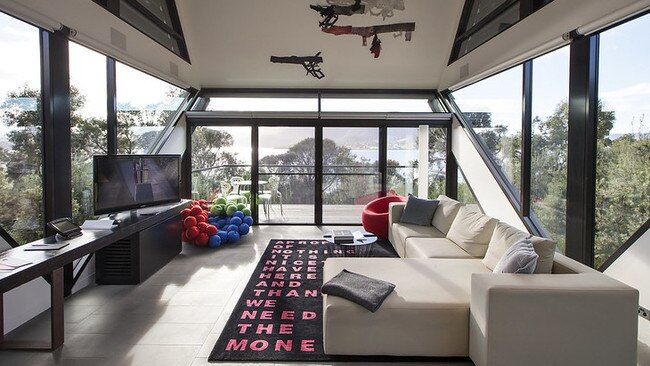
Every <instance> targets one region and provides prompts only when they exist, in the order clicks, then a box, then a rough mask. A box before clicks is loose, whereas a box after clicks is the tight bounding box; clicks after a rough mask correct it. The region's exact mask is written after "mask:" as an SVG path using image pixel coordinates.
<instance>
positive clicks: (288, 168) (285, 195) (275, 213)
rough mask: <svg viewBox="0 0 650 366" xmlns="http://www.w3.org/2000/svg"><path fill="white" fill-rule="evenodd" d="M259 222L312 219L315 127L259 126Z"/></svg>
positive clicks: (304, 221)
mask: <svg viewBox="0 0 650 366" xmlns="http://www.w3.org/2000/svg"><path fill="white" fill-rule="evenodd" d="M258 151H259V158H260V161H259V171H260V173H259V176H260V178H259V179H260V181H259V186H260V188H259V189H260V196H259V198H260V199H259V213H260V215H259V221H260V223H271V222H272V223H279V222H286V223H314V186H315V180H316V175H315V174H314V172H315V169H314V164H315V161H314V154H315V144H314V128H313V127H260V128H259V148H258Z"/></svg>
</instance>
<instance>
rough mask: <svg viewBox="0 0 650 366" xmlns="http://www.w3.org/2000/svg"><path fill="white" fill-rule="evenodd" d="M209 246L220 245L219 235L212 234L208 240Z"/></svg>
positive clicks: (215, 246) (217, 246)
mask: <svg viewBox="0 0 650 366" xmlns="http://www.w3.org/2000/svg"><path fill="white" fill-rule="evenodd" d="M208 245H209V246H210V248H219V247H220V246H221V237H220V236H219V235H212V236H211V237H210V240H208Z"/></svg>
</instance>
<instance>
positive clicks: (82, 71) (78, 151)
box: [70, 42, 108, 224]
mask: <svg viewBox="0 0 650 366" xmlns="http://www.w3.org/2000/svg"><path fill="white" fill-rule="evenodd" d="M70 98H71V110H70V114H71V116H72V118H71V119H70V124H71V141H72V220H73V221H74V222H76V223H78V224H82V223H83V221H84V220H86V219H88V218H91V217H93V155H96V154H107V153H108V150H107V140H106V128H107V127H106V56H104V55H101V54H99V53H97V52H95V51H91V50H89V49H88V48H85V47H83V46H79V45H77V44H76V43H73V42H70Z"/></svg>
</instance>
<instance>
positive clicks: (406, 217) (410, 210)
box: [399, 194, 440, 226]
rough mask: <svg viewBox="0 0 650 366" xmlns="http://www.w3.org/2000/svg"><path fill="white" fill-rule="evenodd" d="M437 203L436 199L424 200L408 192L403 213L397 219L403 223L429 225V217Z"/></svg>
mask: <svg viewBox="0 0 650 366" xmlns="http://www.w3.org/2000/svg"><path fill="white" fill-rule="evenodd" d="M439 203H440V201H437V200H425V199H424V198H417V197H415V196H414V195H412V194H409V199H408V201H407V202H406V207H404V213H402V217H401V218H400V220H399V221H400V222H401V223H404V224H415V225H420V226H431V219H432V218H433V214H434V213H435V212H436V209H437V208H438V204H439Z"/></svg>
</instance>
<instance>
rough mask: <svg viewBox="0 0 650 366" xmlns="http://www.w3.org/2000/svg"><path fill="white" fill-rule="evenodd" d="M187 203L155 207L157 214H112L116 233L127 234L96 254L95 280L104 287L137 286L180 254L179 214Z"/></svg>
mask: <svg viewBox="0 0 650 366" xmlns="http://www.w3.org/2000/svg"><path fill="white" fill-rule="evenodd" d="M188 205H189V201H182V202H176V203H173V204H166V205H161V206H154V207H155V210H156V211H158V212H157V213H152V214H149V215H142V214H139V213H138V212H137V211H136V210H131V211H125V212H120V213H117V214H114V216H113V217H111V216H109V217H111V219H114V220H116V221H117V222H119V226H118V228H117V229H115V230H118V231H124V232H128V233H129V235H125V236H123V237H122V238H120V239H119V240H117V241H115V242H114V243H113V244H111V245H109V246H106V247H104V248H103V249H101V250H99V251H98V252H97V257H96V259H95V265H96V272H95V280H96V282H97V283H98V284H103V285H132V284H138V283H140V282H142V281H144V280H145V279H147V278H148V277H149V276H151V275H152V274H154V273H155V272H157V271H158V270H159V269H160V268H162V267H164V266H165V265H166V264H167V263H169V261H171V260H172V259H173V258H174V257H175V256H176V255H178V253H180V252H181V249H182V247H181V245H182V244H181V233H182V223H181V217H180V211H181V210H182V209H184V208H185V207H187V206H188Z"/></svg>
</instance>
